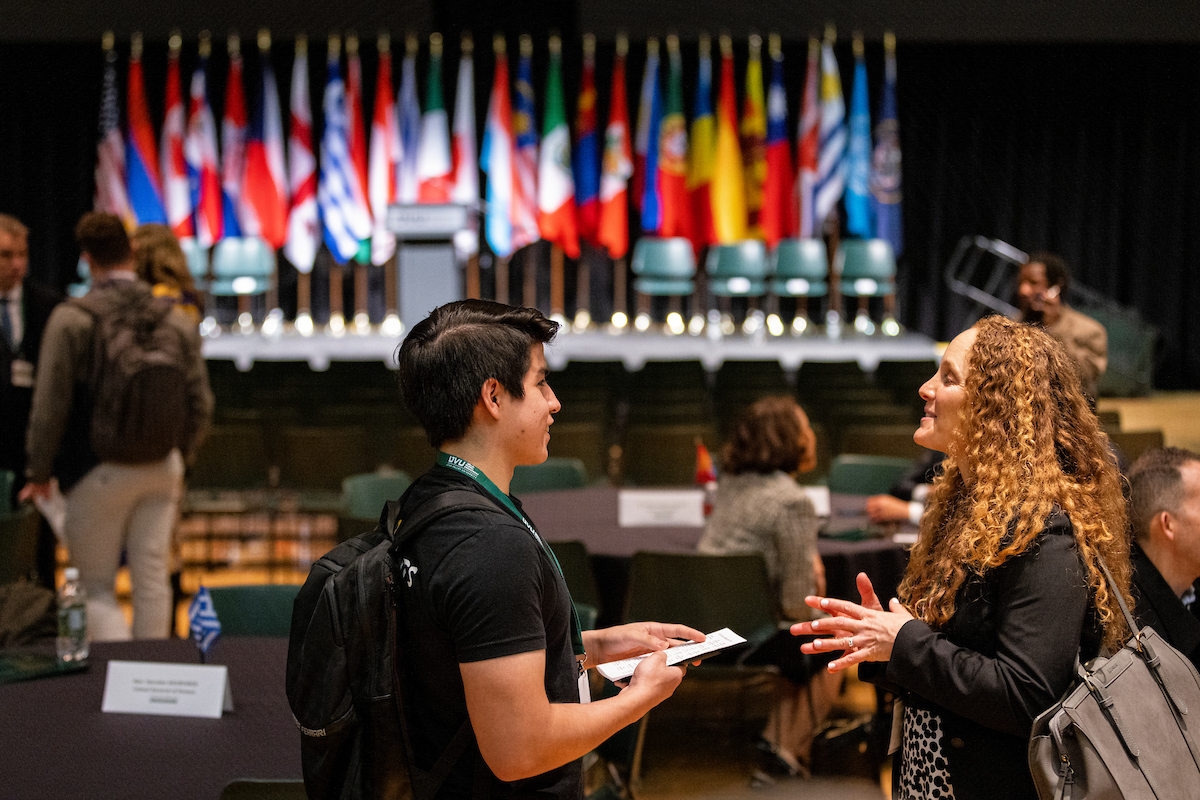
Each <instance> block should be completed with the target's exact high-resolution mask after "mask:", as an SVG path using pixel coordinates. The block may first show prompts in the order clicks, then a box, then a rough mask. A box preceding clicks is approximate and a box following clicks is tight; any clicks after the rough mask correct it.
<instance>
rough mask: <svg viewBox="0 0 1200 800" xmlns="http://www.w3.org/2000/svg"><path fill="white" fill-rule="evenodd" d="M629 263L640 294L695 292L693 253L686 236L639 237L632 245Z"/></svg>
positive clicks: (683, 294)
mask: <svg viewBox="0 0 1200 800" xmlns="http://www.w3.org/2000/svg"><path fill="white" fill-rule="evenodd" d="M630 266H631V268H632V269H633V274H634V275H635V276H636V277H635V279H634V282H633V288H634V291H636V292H639V293H640V294H643V295H654V296H664V297H684V296H687V295H690V294H691V293H692V292H693V291H695V288H696V283H695V281H694V280H693V279H694V278H695V276H696V256H695V253H693V251H692V243H691V241H689V240H688V239H684V238H682V237H672V238H668V239H661V238H659V237H657V236H643V237H642V238H640V239H638V240H637V244H635V245H634V247H633V261H632V262H631V265H630Z"/></svg>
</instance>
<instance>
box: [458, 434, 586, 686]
mask: <svg viewBox="0 0 1200 800" xmlns="http://www.w3.org/2000/svg"><path fill="white" fill-rule="evenodd" d="M437 463H438V464H439V465H440V466H443V467H447V468H449V469H452V470H454V471H455V472H460V473H462V474H463V475H466V476H467V477H468V478H471V479H473V480H474V481H475V482H476V483H478V484H479V485H480V486H482V487H483V488H484V489H485V490H486V491H487V493H488V494H490V495H491V496H492V497H494V498H496V500H498V501H500V504H501V505H503V506H504V507H505V508H507V509H508V510H509V511H511V512H512V513H513V515H514V516H516V518H517V519H519V520H521V522H523V523H525V527H526V528H528V529H529V533H530V535H531V536H533V540H534V541H535V542H537V543H538V545H539V546H540V547H541V548H542V552H543V553H545V554H546V556H547V557H548V558H549V559H550V562H551V563H552V564H554V568H555V569H556V570H558V575H559V577H561V578H562V579H563V586H566V585H567V579H566V576H564V575H563V571H562V566H561V565H560V564H559V563H558V558H557V557H556V556H555V555H554V551H553V550H551V549H550V546H549V545H547V544H546V542H545V540H543V539H542V537H541V535H540V534H539V533H538V532H537V529H536V528H534V527H533V523H532V522H530V521H529V517H527V516H525V514H524V513H522V511H521V510H520V509H519V508H517V504H516V503H514V502H513V501H512V498H511V497H509V496H508V495H507V494H505V493H504V492H502V491H500V487H499V486H497V485H496V484H494V483H492V481H491V479H490V478H489V477H488V476H487V475H484V474H483V471H482V470H481V469H479V467H477V466H475V465H474V464H472V463H471V462H470V461H466V460H464V459H461V458H459V457H458V456H452V455H448V454H447V453H443V452H442V451H441V450H439V451H438V453H437ZM570 597H571V590H570V589H567V598H568V599H570ZM571 649H572V650H573V651H574V652H575V655H576V657H578V658H580V664H582V663H583V661H582V657H583V656H585V655H587V653H586V652H585V650H584V648H583V626H582V625H580V624H579V612H578V611H576V610H575V601H574V600H571Z"/></svg>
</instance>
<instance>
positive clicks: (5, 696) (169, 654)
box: [0, 637, 301, 800]
mask: <svg viewBox="0 0 1200 800" xmlns="http://www.w3.org/2000/svg"><path fill="white" fill-rule="evenodd" d="M110 659H118V660H121V659H123V660H130V661H166V662H177V663H188V664H194V663H197V657H196V648H195V646H194V645H192V643H191V642H187V641H179V640H165V641H141V642H112V643H99V644H93V645H92V647H91V656H90V659H89V661H90V665H89V668H88V670H87V671H86V672H81V673H76V674H73V675H65V676H61V677H53V678H45V679H40V680H34V681H28V682H25V683H14V684H8V685H4V686H0V718H2V719H3V726H4V729H5V734H4V736H3V739H2V740H0V741H2V742H3V744H2V745H0V797H4V798H10V797H11V798H20V800H38V798H47V799H50V798H53V800H62V798H89V800H91V799H95V800H99V799H100V798H104V799H105V800H109V799H110V798H111V799H112V800H117V799H119V798H131V799H132V798H137V800H142V798H145V799H146V800H162V799H163V798H171V799H172V800H177V799H178V798H197V800H216V798H217V797H218V796H219V795H220V793H221V788H222V787H223V786H225V784H227V783H228V782H229V781H231V780H233V779H234V778H251V777H253V778H299V777H300V776H301V773H300V733H299V732H298V731H297V729H296V725H295V723H294V722H293V721H292V716H291V712H290V711H289V710H288V705H287V698H286V696H285V695H284V687H283V678H284V669H285V662H286V659H287V640H286V639H281V638H276V639H265V638H264V639H260V638H238V637H226V638H223V639H220V640H218V641H217V643H216V644H214V645H213V648H212V650H211V651H210V652H209V659H208V662H209V663H210V664H224V665H226V666H228V668H229V682H230V688H231V690H232V694H233V704H234V710H233V711H232V712H226V713H225V715H224V716H223V717H222V718H221V719H189V718H183V717H156V716H145V715H141V714H111V713H110V714H106V713H103V712H101V711H100V702H101V699H102V697H103V695H104V677H105V673H106V665H107V662H108V661H109V660H110Z"/></svg>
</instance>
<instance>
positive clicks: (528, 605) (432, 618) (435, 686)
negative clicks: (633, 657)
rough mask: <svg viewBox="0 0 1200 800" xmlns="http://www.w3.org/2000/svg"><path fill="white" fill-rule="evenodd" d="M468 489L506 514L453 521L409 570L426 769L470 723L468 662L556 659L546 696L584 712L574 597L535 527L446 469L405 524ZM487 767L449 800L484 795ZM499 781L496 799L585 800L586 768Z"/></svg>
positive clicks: (474, 513) (417, 733)
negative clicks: (444, 496)
mask: <svg viewBox="0 0 1200 800" xmlns="http://www.w3.org/2000/svg"><path fill="white" fill-rule="evenodd" d="M463 488H468V489H472V490H475V491H478V492H479V493H480V494H482V495H484V496H485V497H488V498H490V499H492V500H493V502H495V504H496V509H495V511H490V510H482V509H478V510H477V509H467V510H463V511H460V512H455V513H453V514H448V515H447V516H445V517H443V518H442V519H440V520H438V521H437V522H435V523H434V524H432V525H431V526H430V527H429V528H427V529H425V530H424V531H423V532H421V533H420V534H419V535H418V536H417V538H416V540H415V541H413V542H412V543H411V544H409V545H408V546H406V548H405V550H404V552H403V553H401V554H400V561H399V565H398V567H397V569H398V574H397V576H396V580H397V585H398V587H399V588H400V608H401V610H400V613H399V615H398V617H397V619H398V622H397V627H398V631H397V633H398V636H399V637H400V642H401V643H402V644H403V647H404V652H405V653H406V656H405V658H404V665H403V666H404V668H405V673H404V674H405V680H404V685H405V691H406V694H405V699H406V703H405V709H406V712H407V714H408V718H409V731H410V735H411V737H412V740H413V755H414V758H415V759H416V761H417V765H418V766H419V767H420V768H422V769H429V768H430V767H431V766H432V765H433V763H434V761H435V760H436V759H437V757H438V756H439V755H440V754H441V753H442V751H443V750H445V748H446V745H447V744H448V743H449V741H450V739H451V737H452V736H453V735H454V733H455V732H456V731H457V730H458V729H459V727H460V726H461V725H462V723H463V721H464V720H466V719H467V706H466V699H465V696H464V694H463V685H462V676H461V675H460V673H459V668H458V665H459V664H460V663H465V662H472V661H485V660H488V659H493V658H500V657H502V656H509V655H515V654H517V653H527V652H531V651H534V650H545V651H546V679H545V686H546V696H547V697H548V698H549V699H550V702H551V703H577V702H579V689H578V683H577V678H578V666H577V664H576V661H575V654H574V652H573V650H572V648H571V600H570V594H569V593H568V591H567V587H566V584H565V583H564V582H563V579H562V576H561V575H560V574H559V572H558V569H557V567H555V565H554V564H553V562H551V561H550V559H549V558H548V557H547V556H546V554H545V552H544V551H543V549H542V547H541V546H540V545H539V544H538V543H537V541H536V540H535V539H534V538H533V535H532V534H531V533H530V532H529V530H528V529H527V528H526V527H525V525H524V524H523V523H522V522H521V521H519V520H518V519H517V518H516V517H514V516H513V515H512V513H511V512H509V511H508V510H507V509H505V508H504V507H503V506H501V504H500V503H499V502H498V501H496V500H495V498H492V497H491V495H489V494H488V493H487V491H486V490H484V489H483V487H481V486H480V485H479V484H478V483H476V482H475V481H474V480H472V479H471V478H469V477H467V476H465V475H462V474H460V473H458V472H455V471H454V470H451V469H447V468H445V467H440V466H435V467H434V468H433V469H431V470H430V471H429V472H428V473H426V474H425V475H424V476H422V477H421V478H420V479H418V480H417V482H416V483H414V484H413V485H412V486H411V487H410V488H409V490H408V491H407V492H406V493H405V494H404V497H402V498H401V513H400V518H401V519H403V518H404V517H405V516H407V515H408V514H411V513H412V511H413V510H414V509H415V508H416V507H417V505H418V504H420V503H421V502H422V501H424V500H426V499H427V498H429V497H432V496H433V495H435V494H438V493H440V492H444V491H447V490H450V489H463ZM514 500H515V498H514ZM517 507H518V508H519V507H520V504H519V502H518V503H517ZM410 580H411V586H410V585H409V581H410ZM479 761H480V756H479V751H478V748H476V747H472V748H471V749H470V750H469V751H468V752H467V754H466V755H465V756H464V757H463V759H462V760H461V762H460V763H459V764H458V765H457V766H456V767H455V769H454V771H453V772H452V773H451V775H450V777H449V778H448V779H447V781H446V783H445V785H444V786H443V787H442V790H441V791H440V792H439V793H438V798H439V799H441V798H469V797H472V796H473V788H474V779H475V771H476V765H477V763H479ZM485 768H486V767H485ZM488 775H489V777H490V795H491V796H492V797H503V798H525V797H556V798H567V799H568V800H574V799H575V798H581V797H582V796H583V781H582V774H581V768H580V763H579V762H578V761H573V762H571V763H569V764H566V765H564V766H562V767H559V768H558V769H555V770H551V771H550V772H547V773H544V774H542V775H538V776H535V777H532V778H528V779H526V780H522V781H517V782H514V783H504V782H501V781H500V780H499V779H497V778H496V777H495V776H494V775H491V773H490V771H489V773H488Z"/></svg>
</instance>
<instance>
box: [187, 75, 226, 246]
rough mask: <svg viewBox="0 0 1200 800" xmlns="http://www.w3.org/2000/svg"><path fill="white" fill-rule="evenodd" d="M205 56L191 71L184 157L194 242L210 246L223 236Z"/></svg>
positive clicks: (214, 132)
mask: <svg viewBox="0 0 1200 800" xmlns="http://www.w3.org/2000/svg"><path fill="white" fill-rule="evenodd" d="M207 71H208V58H206V57H201V59H200V63H199V65H197V67H196V71H195V72H194V73H192V91H191V113H190V115H189V116H188V126H187V138H186V140H185V141H184V147H183V152H184V158H185V159H186V160H187V170H188V185H189V186H190V187H191V190H192V208H194V209H195V210H196V241H197V242H198V243H199V245H200V246H201V247H212V245H213V243H214V242H216V241H217V240H218V239H220V238H221V236H222V227H221V177H220V174H219V173H218V172H217V126H216V123H215V122H214V121H213V114H212V108H210V107H209V105H208V88H207V84H208V81H207V76H206V73H207Z"/></svg>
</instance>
